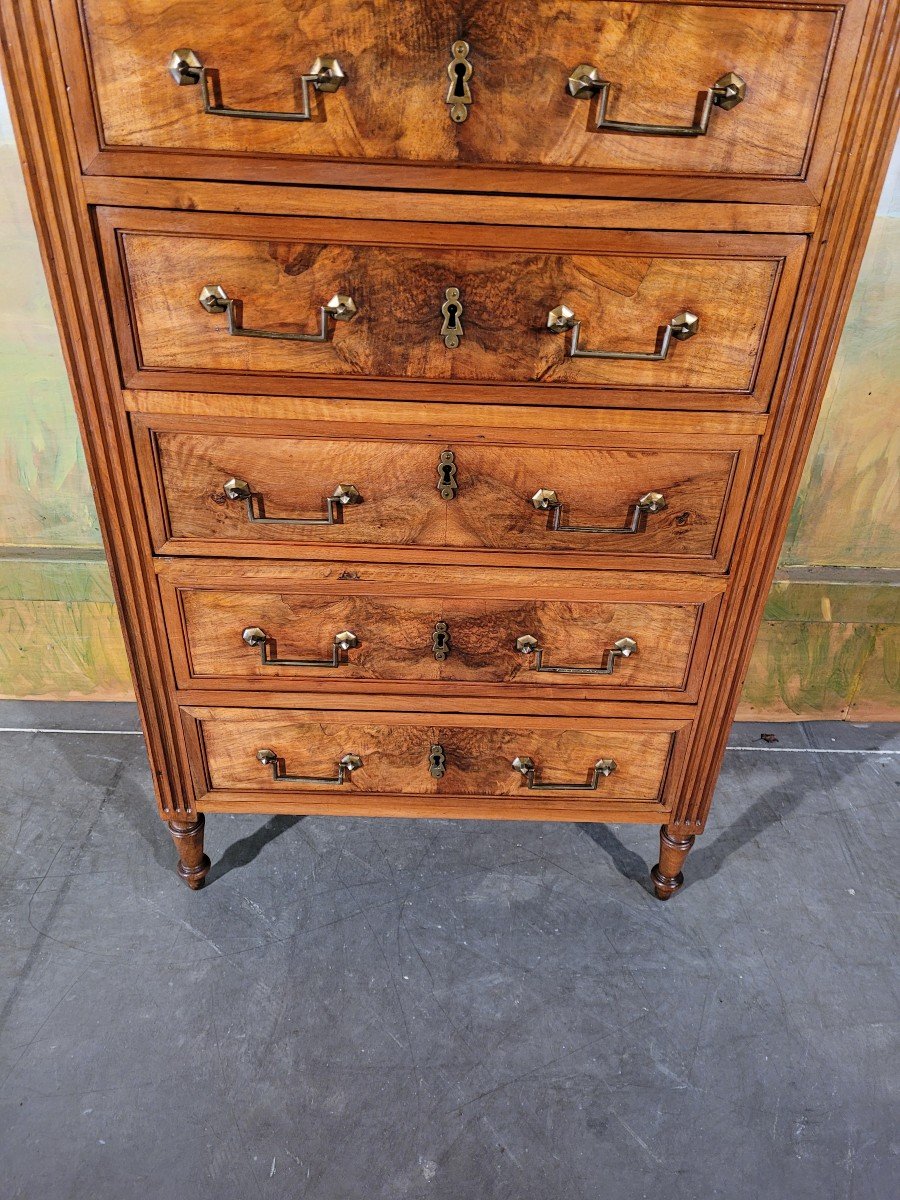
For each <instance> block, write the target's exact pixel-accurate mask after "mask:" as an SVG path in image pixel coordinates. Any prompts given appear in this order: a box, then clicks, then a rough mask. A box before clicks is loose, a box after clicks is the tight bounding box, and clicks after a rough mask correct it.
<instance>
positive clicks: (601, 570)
mask: <svg viewBox="0 0 900 1200" xmlns="http://www.w3.org/2000/svg"><path fill="white" fill-rule="evenodd" d="M896 26H897V7H896V5H895V4H891V3H888V0H834V2H833V3H823V4H818V3H817V4H810V3H800V2H798V3H789V4H785V3H781V2H780V0H779V2H775V0H756V2H755V3H750V2H744V0H736V2H734V3H718V2H716V0H697V2H696V3H673V2H668V0H638V2H637V3H632V4H621V3H613V2H605V0H553V3H550V4H547V5H539V6H535V5H534V4H526V3H509V2H507V0H486V2H481V0H479V2H478V3H474V2H473V0H440V2H438V3H434V2H432V0H429V2H428V3H425V2H424V0H415V2H410V3H404V4H402V5H400V4H393V3H390V2H389V0H375V2H374V3H365V4H363V3H359V0H326V2H324V3H320V4H316V5H304V4H300V3H296V4H293V3H283V4H278V5H270V4H267V3H265V2H264V0H241V2H240V3H237V2H236V0H234V2H233V0H220V3H218V4H217V5H215V6H213V7H210V6H209V5H208V4H205V3H201V2H200V0H170V2H169V3H167V4H165V5H159V4H158V3H155V2H154V0H115V2H114V0H0V34H2V44H3V49H4V69H5V79H6V83H7V86H8V89H9V92H10V97H11V102H12V110H13V117H14V121H15V125H16V132H17V136H18V139H19V143H20V147H21V150H22V158H23V163H24V166H25V170H26V177H27V181H28V185H29V188H30V192H31V198H32V203H33V209H34V215H35V222H36V225H37V229H38V235H39V238H40V241H41V245H42V249H43V253H44V258H45V265H46V268H47V275H48V279H49V282H50V287H51V292H52V295H53V299H54V303H55V305H56V312H57V317H58V321H59V327H60V333H61V337H62V342H63V348H64V352H65V355H66V359H67V364H68V368H69V372H70V375H71V380H72V388H73V394H74V397H75V402H76V406H77V408H78V413H79V418H80V421H81V428H82V433H83V437H84V443H85V449H86V454H87V460H88V466H89V469H90V472H91V478H92V481H93V485H94V489H95V494H96V498H97V507H98V512H99V515H100V520H101V524H102V527H103V531H104V536H105V538H106V545H107V551H108V555H109V560H110V566H111V570H112V574H113V581H114V585H115V588H116V594H117V598H118V602H119V607H120V611H121V614H122V620H123V627H124V632H125V638H126V643H127V646H128V649H129V654H130V658H131V664H132V669H133V672H134V678H135V687H136V691H137V695H138V701H139V704H140V708H141V713H142V718H143V722H144V728H145V731H146V735H147V748H148V753H149V756H150V762H151V766H152V770H153V777H154V783H155V787H156V795H157V800H158V805H159V811H160V815H161V816H162V817H163V819H164V820H165V821H166V823H167V825H168V828H169V830H170V831H171V833H172V836H173V839H174V841H175V845H176V847H177V849H178V855H179V867H178V871H179V874H180V875H181V877H182V878H183V879H184V881H185V882H186V883H187V884H188V886H190V887H191V888H198V887H200V886H201V885H202V884H203V881H204V879H205V877H206V875H207V873H208V871H209V870H210V863H209V859H208V858H207V857H206V855H205V854H204V852H203V831H204V814H205V813H207V812H209V813H215V812H236V811H242V812H283V813H299V814H304V813H322V814H327V813H332V814H359V815H367V816H385V817H388V816H419V817H430V816H431V817H433V816H444V817H447V816H453V817H460V818H464V817H480V818H484V817H490V818H497V819H518V820H522V819H526V820H527V819H532V820H538V819H539V820H567V821H635V822H647V823H654V824H656V825H658V826H660V827H661V833H660V858H659V862H658V864H657V865H656V866H655V867H654V868H653V871H652V884H653V888H654V890H655V892H656V895H657V896H658V897H659V898H660V899H663V900H664V899H668V897H669V896H671V895H672V894H673V893H674V892H675V891H677V890H678V888H679V887H680V886H681V885H682V882H683V876H682V866H683V864H684V860H685V857H686V855H687V853H688V851H689V850H690V847H691V845H692V844H693V841H694V838H695V836H696V835H697V834H699V833H701V832H702V831H703V828H704V826H705V823H706V819H707V815H708V812H709V807H710V802H711V799H712V794H713V789H714V786H715V781H716V777H717V774H718V769H719V766H720V763H721V758H722V753H723V749H724V744H725V739H726V737H727V732H728V727H729V724H730V721H731V718H732V715H733V712H734V708H735V705H736V702H737V698H738V694H739V690H740V686H741V682H742V678H743V673H744V671H745V669H746V665H747V661H748V658H749V653H750V650H751V648H752V644H753V639H754V635H755V631H756V627H757V623H758V620H759V617H760V614H761V609H762V604H763V602H764V599H765V595H766V592H767V589H768V586H769V583H770V580H771V576H772V572H773V570H774V565H775V561H776V557H777V553H778V549H779V545H780V541H781V538H782V536H783V531H784V528H785V524H786V521H787V518H788V514H789V512H790V506H791V502H792V500H793V496H794V494H795V490H796V487H797V483H798V479H799V474H800V470H801V467H802V463H803V459H804V456H805V453H806V450H807V448H808V445H809V441H810V437H811V434H812V429H813V425H814V422H815V418H816V414H817V411H818V407H819V404H820V401H821V398H822V394H823V391H824V388H825V384H826V381H827V376H828V371H829V368H830V365H831V361H832V357H833V354H834V349H835V346H836V341H837V337H838V334H839V332H840V329H841V325H842V322H843V319H844V316H845V313H846V308H847V304H848V301H849V296H850V293H851V290H852V285H853V281H854V278H855V275H856V271H857V268H858V265H859V260H860V257H861V253H862V248H863V245H864V243H865V238H866V235H867V232H868V228H869V223H870V220H871V216H872V213H873V208H874V201H875V197H876V195H877V191H878V187H879V183H880V180H881V178H882V175H883V172H884V169H885V165H886V162H887V157H888V153H889V150H890V146H891V141H892V137H893V134H894V131H895V128H896V113H897V110H896V101H895V93H896V82H897V79H896V67H895V66H894V65H893V58H892V49H893V47H894V45H895V41H896ZM334 59H336V60H337V63H336V64H335V62H334V61H333V60H334ZM316 60H318V61H316ZM304 73H305V77H304ZM235 110H236V111H235ZM260 114H262V115H263V117H264V118H265V119H260ZM585 352H587V353H585ZM598 352H599V353H598Z"/></svg>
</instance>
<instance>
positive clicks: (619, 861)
mask: <svg viewBox="0 0 900 1200" xmlns="http://www.w3.org/2000/svg"><path fill="white" fill-rule="evenodd" d="M801 799H802V793H801V792H797V793H795V794H794V795H793V797H791V796H789V795H787V794H786V793H784V792H783V791H780V790H773V791H772V792H769V793H767V794H766V795H765V796H760V798H759V799H758V800H756V801H755V802H754V803H753V804H751V806H750V807H749V808H748V809H747V811H746V812H744V813H742V814H741V815H740V816H739V817H738V819H737V820H736V821H734V822H733V823H732V824H731V825H729V826H728V827H727V828H726V829H723V830H722V832H721V833H720V834H719V835H718V837H717V838H716V839H715V840H714V841H712V842H709V843H707V844H704V843H703V842H702V840H701V841H698V843H697V846H696V848H695V849H693V850H692V851H691V852H690V854H689V855H688V858H687V862H686V864H685V867H684V882H685V888H688V887H690V886H691V884H692V883H699V882H700V881H701V880H703V879H711V878H712V877H713V876H714V875H717V874H718V873H719V871H721V869H722V867H723V866H724V865H725V863H726V862H727V861H728V859H729V858H730V857H731V856H732V854H734V853H735V852H736V851H738V850H740V849H741V848H742V847H743V846H746V845H747V844H748V843H749V842H752V841H754V840H755V839H756V838H758V837H759V836H760V835H761V834H762V833H764V832H765V831H766V829H768V828H769V826H770V825H774V824H775V823H776V822H779V821H783V820H784V818H785V817H787V816H789V815H790V813H791V812H792V811H793V810H794V809H795V808H797V807H798V805H799V804H800V801H801ZM579 829H581V830H583V832H584V833H586V834H587V835H588V837H589V838H590V839H591V841H592V842H594V843H596V845H598V846H599V847H600V849H601V850H604V851H605V852H606V853H607V854H608V855H609V858H610V860H611V862H612V864H613V866H614V867H615V868H616V870H617V871H618V872H619V874H620V875H621V876H623V878H625V879H631V880H633V881H634V882H635V883H638V884H640V886H641V887H642V888H643V889H644V891H645V892H649V894H650V895H651V896H652V895H654V892H653V885H652V883H651V882H650V866H651V864H650V863H646V862H644V860H643V859H642V858H641V856H640V855H639V854H636V853H635V852H634V851H633V850H629V849H628V847H627V846H625V845H623V843H622V842H621V841H620V840H619V839H618V837H616V835H615V834H614V833H613V831H612V830H611V829H610V828H609V826H608V825H594V824H588V823H579Z"/></svg>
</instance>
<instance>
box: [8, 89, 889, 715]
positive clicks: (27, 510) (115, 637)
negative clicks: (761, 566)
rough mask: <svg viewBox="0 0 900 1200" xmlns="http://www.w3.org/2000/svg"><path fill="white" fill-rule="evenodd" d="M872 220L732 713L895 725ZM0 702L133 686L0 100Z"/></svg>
mask: <svg viewBox="0 0 900 1200" xmlns="http://www.w3.org/2000/svg"><path fill="white" fill-rule="evenodd" d="M898 174H900V172H898V171H897V169H896V168H895V170H894V172H893V175H892V178H893V181H894V182H893V185H892V187H891V186H890V185H889V187H888V189H886V192H885V198H884V199H883V201H882V206H881V211H880V215H879V216H878V218H877V219H876V224H875V228H874V230H873V234H872V239H871V242H870V245H869V249H868V252H867V255H866V259H865V262H864V264H863V270H862V274H861V277H860V281H859V285H858V287H857V290H856V294H855V296H854V300H853V306H852V309H851V313H850V318H849V321H848V325H847V328H846V330H845V333H844V337H843V339H842V342H841V347H840V351H839V354H838V360H837V363H836V365H835V369H834V372H833V375H832V380H831V384H830V387H829V390H828V395H827V397H826V400H825V404H824V407H823V411H822V416H821V419H820V421H819V425H818V428H817V430H816V435H815V440H814V443H813V447H812V451H811V454H810V458H809V462H808V464H807V468H806V473H805V476H804V480H803V486H802V489H801V493H800V496H799V498H798V500H797V504H796V506H795V509H794V513H793V516H792V518H791V523H790V528H789V530H788V534H787V538H786V540H785V545H784V551H783V554H782V561H781V569H780V571H779V577H778V579H777V581H776V583H775V585H774V587H773V590H772V594H771V596H770V598H769V603H768V606H767V609H766V615H765V619H764V622H763V626H762V629H761V631H760V636H759V640H758V643H757V647H756V651H755V654H754V657H753V662H752V665H751V668H750V673H749V676H748V679H747V685H746V688H745V691H744V699H743V702H742V705H741V710H740V714H739V715H741V716H744V717H757V718H760V717H762V718H766V719H781V718H783V719H791V718H793V717H796V716H803V717H816V716H820V717H833V716H843V717H848V718H852V719H857V720H868V719H877V718H883V717H887V716H890V715H894V716H896V715H898V712H900V701H898V676H900V612H898V607H900V606H898V596H900V586H898V583H900V571H897V570H893V568H897V567H900V562H898V558H900V555H898V545H900V536H898V534H900V530H898V525H900V521H898V504H897V462H898V445H897V442H898V437H900V430H898V421H897V410H898V403H897V401H898V392H900V387H898V380H900V339H898V337H897V333H896V324H897V316H898V309H900V283H898V279H897V271H898V263H900V198H898V197H897V195H896V191H897V189H898V183H897V180H898ZM0 279H2V280H3V285H4V286H3V287H2V288H0V696H5V697H18V698H54V699H79V698H83V699H107V700H112V699H126V698H128V697H129V696H130V695H131V683H130V680H129V676H128V667H127V663H126V658H125V651H124V647H123V645H122V638H121V633H120V630H119V625H118V620H117V617H116V612H115V606H114V605H113V602H112V595H111V589H110V583H109V574H108V572H107V569H106V564H105V562H104V560H103V551H102V546H101V541H100V534H99V530H98V528H97V519H96V515H95V512H94V507H93V502H92V500H91V492H90V486H89V484H88V479H87V472H86V470H85V464H84V455H83V452H82V449H81V443H80V440H79V437H78V429H77V425H76V421H75V416H74V412H73V409H72V401H71V397H70V395H69V389H68V384H67V381H66V376H65V371H64V368H63V364H62V359H61V356H60V350H59V341H58V338H57V334H56V328H55V325H54V321H53V314H52V311H51V308H50V302H49V298H48V296H47V289H46V285H45V283H44V276H43V270H42V268H41V262H40V257H39V255H38V250H37V244H36V241H35V236H34V230H33V227H32V223H31V217H30V214H29V212H28V205H27V202H26V199H25V192H24V187H23V185H22V176H21V170H20V167H19V163H18V159H17V157H16V152H15V148H14V146H13V141H12V131H11V129H10V126H9V120H8V115H7V113H6V110H5V107H4V105H3V101H2V96H0Z"/></svg>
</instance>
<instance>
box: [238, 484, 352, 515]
mask: <svg viewBox="0 0 900 1200" xmlns="http://www.w3.org/2000/svg"><path fill="white" fill-rule="evenodd" d="M222 490H223V491H224V492H225V497H226V499H227V500H235V501H237V502H238V503H240V502H241V501H243V502H244V504H245V505H246V506H247V519H248V520H250V521H252V522H253V523H254V524H265V525H340V523H341V515H342V510H343V508H344V505H346V504H362V502H363V498H362V496H361V495H360V494H359V488H357V487H356V486H355V485H354V484H352V483H339V484H338V485H337V487H336V488H335V489H334V492H333V493H332V495H330V496H326V497H325V516H324V517H267V516H266V502H265V500H264V499H263V497H262V495H261V494H260V493H259V492H254V490H253V488H251V486H250V484H249V483H248V482H247V480H246V479H227V480H226V481H225V483H224V485H223V489H222Z"/></svg>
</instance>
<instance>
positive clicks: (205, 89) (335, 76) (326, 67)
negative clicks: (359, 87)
mask: <svg viewBox="0 0 900 1200" xmlns="http://www.w3.org/2000/svg"><path fill="white" fill-rule="evenodd" d="M213 73H215V74H218V72H213V69H212V68H210V67H205V66H204V65H203V63H202V62H201V61H200V58H199V57H198V55H197V54H196V53H195V51H193V50H188V49H186V48H184V49H181V50H173V51H172V57H171V58H170V59H169V74H170V75H171V76H172V78H173V79H174V80H175V82H176V83H177V84H178V85H179V87H183V86H189V87H195V86H196V85H197V84H198V83H199V85H200V95H201V97H202V100H203V111H204V112H205V113H208V114H209V116H211V117H244V118H246V119H248V120H251V121H310V120H312V113H311V111H310V107H309V87H310V84H312V86H313V87H314V88H315V90H316V91H317V92H336V91H337V90H338V88H339V87H341V85H342V84H344V83H346V81H347V76H346V75H345V74H344V70H343V68H342V67H341V64H340V63H339V62H338V60H337V59H336V58H331V57H326V56H320V57H319V58H317V59H316V61H315V62H314V63H313V65H312V66H311V67H310V69H309V74H307V75H301V76H300V111H299V112H267V111H266V110H265V109H258V108H229V107H228V106H227V105H226V104H216V103H214V101H213V99H212V96H211V94H210V75H211V74H213ZM213 90H216V89H215V82H214V83H213Z"/></svg>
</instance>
